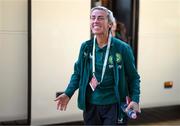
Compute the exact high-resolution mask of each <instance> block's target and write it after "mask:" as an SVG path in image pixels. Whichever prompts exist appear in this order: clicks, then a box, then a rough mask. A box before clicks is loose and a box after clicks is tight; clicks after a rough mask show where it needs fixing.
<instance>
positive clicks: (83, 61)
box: [65, 37, 140, 115]
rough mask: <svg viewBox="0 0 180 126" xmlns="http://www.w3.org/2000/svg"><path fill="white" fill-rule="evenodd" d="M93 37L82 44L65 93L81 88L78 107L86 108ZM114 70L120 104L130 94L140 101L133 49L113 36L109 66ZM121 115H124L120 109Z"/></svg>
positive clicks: (68, 93)
mask: <svg viewBox="0 0 180 126" xmlns="http://www.w3.org/2000/svg"><path fill="white" fill-rule="evenodd" d="M92 48H93V39H91V40H88V41H86V42H84V43H82V45H81V49H80V53H79V57H78V60H77V62H76V63H75V65H74V73H73V74H72V76H71V80H70V83H69V84H68V86H67V88H66V90H65V94H66V95H67V96H69V97H71V96H72V95H73V94H74V92H75V91H76V90H77V89H79V93H78V107H79V108H80V109H81V110H85V109H86V89H87V85H88V84H89V81H90V79H91V77H90V71H92V70H90V62H92V58H91V56H92ZM108 66H109V67H112V69H113V71H114V79H115V80H114V82H115V86H114V91H115V94H116V97H117V99H118V103H119V105H120V104H121V103H122V102H125V97H126V96H129V97H130V98H131V99H132V100H133V101H135V102H137V103H139V97H140V76H139V75H138V73H137V70H136V67H135V63H134V56H133V53H132V50H131V48H130V46H129V45H128V44H126V43H125V42H123V41H121V40H119V39H116V38H114V37H112V39H111V47H110V53H109V58H108V63H107V67H108ZM120 115H122V113H121V111H120Z"/></svg>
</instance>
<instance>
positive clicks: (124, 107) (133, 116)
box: [121, 104, 137, 119]
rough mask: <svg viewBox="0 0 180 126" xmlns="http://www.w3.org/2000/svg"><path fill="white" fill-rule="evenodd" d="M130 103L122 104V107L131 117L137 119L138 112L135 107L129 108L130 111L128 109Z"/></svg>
mask: <svg viewBox="0 0 180 126" xmlns="http://www.w3.org/2000/svg"><path fill="white" fill-rule="evenodd" d="M127 106H128V104H122V105H121V109H122V110H123V112H125V113H126V115H127V116H128V117H129V118H131V119H136V118H137V115H136V112H135V111H134V110H133V109H128V111H126V108H127Z"/></svg>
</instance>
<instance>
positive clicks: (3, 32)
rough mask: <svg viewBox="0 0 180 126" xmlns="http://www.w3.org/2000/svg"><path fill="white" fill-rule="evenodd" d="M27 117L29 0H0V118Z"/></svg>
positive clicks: (6, 119)
mask: <svg viewBox="0 0 180 126" xmlns="http://www.w3.org/2000/svg"><path fill="white" fill-rule="evenodd" d="M26 118H27V0H0V122H1V121H9V120H19V119H26Z"/></svg>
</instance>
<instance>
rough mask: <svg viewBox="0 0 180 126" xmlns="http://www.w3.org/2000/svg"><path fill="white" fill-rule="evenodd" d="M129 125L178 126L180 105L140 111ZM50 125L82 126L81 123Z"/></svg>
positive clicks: (21, 123)
mask: <svg viewBox="0 0 180 126" xmlns="http://www.w3.org/2000/svg"><path fill="white" fill-rule="evenodd" d="M128 124H129V125H141V126H142V125H152V126H159V125H161V126H169V125H174V126H176V125H177V126H180V105H177V106H167V107H158V108H148V109H142V112H141V114H140V115H139V117H138V119H137V120H129V123H128ZM3 125H27V120H19V121H9V122H0V126H3ZM51 125H83V122H82V121H79V122H74V123H72V122H71V123H66V124H51ZM51 125H50V126H51Z"/></svg>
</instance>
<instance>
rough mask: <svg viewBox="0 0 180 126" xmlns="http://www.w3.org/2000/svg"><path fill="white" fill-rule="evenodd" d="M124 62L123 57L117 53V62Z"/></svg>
mask: <svg viewBox="0 0 180 126" xmlns="http://www.w3.org/2000/svg"><path fill="white" fill-rule="evenodd" d="M121 60H122V55H121V54H120V53H116V62H117V63H120V62H121Z"/></svg>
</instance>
